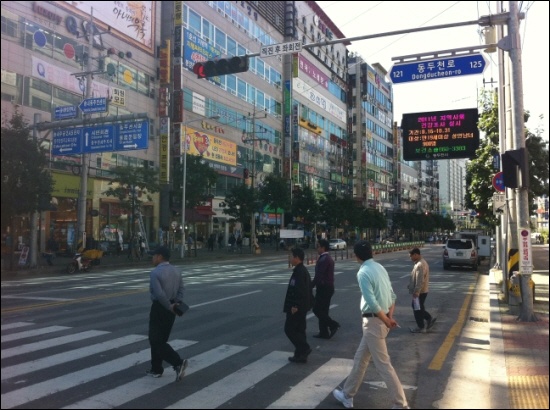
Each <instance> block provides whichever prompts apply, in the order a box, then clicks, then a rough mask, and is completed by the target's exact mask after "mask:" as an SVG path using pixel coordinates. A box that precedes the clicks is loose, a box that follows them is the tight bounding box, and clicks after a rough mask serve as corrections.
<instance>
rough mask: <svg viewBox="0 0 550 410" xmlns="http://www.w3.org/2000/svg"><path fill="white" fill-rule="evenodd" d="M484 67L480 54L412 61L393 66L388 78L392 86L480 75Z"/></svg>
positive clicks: (484, 62)
mask: <svg viewBox="0 0 550 410" xmlns="http://www.w3.org/2000/svg"><path fill="white" fill-rule="evenodd" d="M486 65H487V62H486V61H485V58H484V57H483V55H481V54H480V53H476V54H468V55H463V56H453V57H444V58H437V59H434V60H425V61H414V62H412V63H404V64H395V65H394V66H393V67H392V68H391V70H390V78H391V80H392V82H393V83H394V84H398V83H407V82H413V81H422V80H436V79H440V78H450V77H461V76H464V75H471V74H481V73H483V70H485V66H486Z"/></svg>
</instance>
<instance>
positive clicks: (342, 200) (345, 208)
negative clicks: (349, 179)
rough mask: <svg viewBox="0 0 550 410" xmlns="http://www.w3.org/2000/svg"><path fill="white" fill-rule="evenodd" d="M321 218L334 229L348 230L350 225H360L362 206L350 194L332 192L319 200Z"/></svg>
mask: <svg viewBox="0 0 550 410" xmlns="http://www.w3.org/2000/svg"><path fill="white" fill-rule="evenodd" d="M319 203H320V207H321V218H322V219H323V220H324V221H325V223H326V224H327V225H328V226H330V227H331V228H332V229H335V230H336V232H338V229H341V228H343V229H344V230H347V229H348V227H350V226H356V225H358V222H359V221H360V208H358V207H357V205H356V202H355V201H354V200H353V198H352V197H351V196H350V195H344V196H338V195H337V194H336V193H334V192H331V193H329V194H327V195H326V196H325V198H323V199H321V200H320V201H319Z"/></svg>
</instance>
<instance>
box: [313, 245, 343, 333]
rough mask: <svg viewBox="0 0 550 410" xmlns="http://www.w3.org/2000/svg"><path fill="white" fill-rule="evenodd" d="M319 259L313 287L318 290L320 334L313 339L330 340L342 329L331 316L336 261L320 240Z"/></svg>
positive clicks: (316, 306) (316, 303)
mask: <svg viewBox="0 0 550 410" xmlns="http://www.w3.org/2000/svg"><path fill="white" fill-rule="evenodd" d="M317 252H318V253H319V259H317V264H316V265H315V276H314V278H313V282H312V283H311V285H312V287H314V288H316V289H317V291H316V293H315V305H314V306H313V313H315V316H317V318H318V319H319V333H318V334H316V335H314V336H313V337H317V338H320V339H330V338H331V337H332V336H334V334H335V333H336V331H337V330H338V329H339V328H340V324H339V323H338V322H337V321H335V320H332V318H331V317H330V316H329V309H330V300H331V298H332V295H334V259H332V256H330V253H329V243H328V241H327V240H326V239H320V240H319V242H318V243H317Z"/></svg>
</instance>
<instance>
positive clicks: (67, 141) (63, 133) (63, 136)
mask: <svg viewBox="0 0 550 410" xmlns="http://www.w3.org/2000/svg"><path fill="white" fill-rule="evenodd" d="M81 153H82V127H75V128H66V129H63V130H53V141H52V155H74V154H81Z"/></svg>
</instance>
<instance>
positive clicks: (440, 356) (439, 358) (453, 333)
mask: <svg viewBox="0 0 550 410" xmlns="http://www.w3.org/2000/svg"><path fill="white" fill-rule="evenodd" d="M474 289H475V284H472V285H470V288H469V291H468V295H466V298H465V299H464V302H463V303H462V307H461V308H460V312H459V314H458V319H457V320H456V322H455V324H454V325H453V327H451V330H449V333H448V334H447V336H446V337H445V340H444V341H443V344H442V345H441V347H440V348H439V349H438V350H437V352H436V354H435V356H434V358H433V359H432V361H431V362H430V365H429V366H428V369H430V370H441V368H442V367H443V363H444V362H445V359H446V358H447V355H448V354H449V351H450V350H451V348H452V347H453V344H454V342H455V339H456V338H457V337H458V336H460V332H461V331H462V328H464V323H465V322H466V316H467V315H468V311H469V307H470V301H471V300H472V297H473V295H474Z"/></svg>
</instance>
